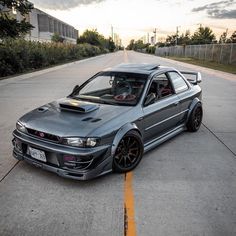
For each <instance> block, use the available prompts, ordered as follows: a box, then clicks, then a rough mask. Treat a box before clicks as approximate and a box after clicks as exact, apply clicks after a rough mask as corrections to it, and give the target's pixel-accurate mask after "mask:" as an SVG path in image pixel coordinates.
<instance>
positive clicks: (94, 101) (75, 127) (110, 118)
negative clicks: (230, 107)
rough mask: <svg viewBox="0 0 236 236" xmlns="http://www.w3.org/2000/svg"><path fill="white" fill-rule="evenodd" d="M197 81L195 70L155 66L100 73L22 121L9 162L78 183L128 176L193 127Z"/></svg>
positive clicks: (199, 112)
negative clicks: (154, 151) (116, 174)
mask: <svg viewBox="0 0 236 236" xmlns="http://www.w3.org/2000/svg"><path fill="white" fill-rule="evenodd" d="M200 82H201V74H200V73H199V72H186V71H182V72H180V71H178V70H176V69H174V68H170V67H164V66H160V65H157V64H145V63H143V64H120V65H118V66H115V67H113V68H108V69H105V70H103V71H100V72H99V73H97V74H95V75H94V76H93V77H91V78H90V79H88V80H87V81H86V82H85V83H83V84H82V85H81V86H79V85H76V86H75V87H74V89H73V91H72V92H71V94H69V95H68V96H67V97H66V98H62V99H59V100H56V101H53V102H51V103H48V104H46V105H42V106H41V107H38V108H36V109H34V110H33V111H31V112H29V113H27V114H25V115H24V116H23V117H21V118H20V119H19V120H18V121H17V123H16V129H15V130H14V131H13V136H14V138H13V140H12V143H13V146H14V148H13V156H14V157H15V158H16V159H18V160H24V161H26V162H28V163H30V164H33V165H34V166H36V167H41V168H43V169H45V170H48V171H52V172H54V173H56V174H58V175H60V176H63V177H68V178H72V179H78V180H88V179H92V178H95V177H98V176H101V175H104V174H106V173H109V172H112V171H113V172H120V173H123V172H128V171H131V170H133V169H134V168H135V167H136V166H137V165H138V164H139V163H140V161H141V159H142V156H143V154H144V153H145V152H147V151H148V150H150V149H152V148H154V147H156V146H158V145H159V144H161V143H162V142H164V141H166V140H168V139H170V138H173V137H174V136H176V135H177V134H179V133H180V132H183V131H185V130H188V131H191V132H195V131H197V130H198V129H199V127H200V125H201V121H202V116H203V108H202V101H201V96H202V91H201V88H200V86H199V85H198V83H200Z"/></svg>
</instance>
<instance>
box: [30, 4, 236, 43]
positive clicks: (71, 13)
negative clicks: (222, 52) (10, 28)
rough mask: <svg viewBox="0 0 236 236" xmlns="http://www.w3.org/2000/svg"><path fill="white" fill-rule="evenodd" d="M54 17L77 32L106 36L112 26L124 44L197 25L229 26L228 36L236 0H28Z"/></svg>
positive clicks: (235, 25)
mask: <svg viewBox="0 0 236 236" xmlns="http://www.w3.org/2000/svg"><path fill="white" fill-rule="evenodd" d="M31 2H33V3H34V4H35V7H36V8H39V9H41V10H43V11H45V12H47V13H49V14H51V15H53V16H54V17H56V18H58V19H60V20H62V21H64V22H66V23H69V24H71V25H73V26H74V27H75V28H77V29H78V30H79V31H80V33H82V32H83V31H84V30H85V29H87V28H88V29H95V28H96V29H97V30H98V31H99V32H100V33H102V34H104V35H105V36H106V37H108V36H109V35H111V26H113V29H114V32H115V33H118V34H119V36H120V37H121V38H122V41H123V43H124V44H127V42H128V41H129V40H130V39H131V38H135V39H139V38H140V37H143V36H147V34H148V33H149V36H152V35H153V29H154V28H157V38H159V39H161V38H165V37H166V35H168V34H173V33H175V32H176V27H177V26H180V27H179V30H180V33H182V32H185V31H186V30H188V29H189V30H190V31H191V33H193V32H194V31H195V30H196V29H197V28H198V27H199V24H202V26H209V27H211V28H212V29H213V31H214V32H215V33H216V34H217V35H220V34H221V33H222V32H224V31H225V30H226V28H228V32H229V35H230V34H232V32H233V31H234V30H236V0H222V1H211V0H208V1H207V0H198V1H194V0H182V1H181V0H88V1H87V0H31Z"/></svg>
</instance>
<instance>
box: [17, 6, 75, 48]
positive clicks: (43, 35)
mask: <svg viewBox="0 0 236 236" xmlns="http://www.w3.org/2000/svg"><path fill="white" fill-rule="evenodd" d="M25 18H26V20H27V21H28V22H29V23H30V24H31V25H33V26H34V28H33V29H32V30H31V31H30V33H29V34H28V35H26V37H25V38H26V39H27V40H34V41H39V42H51V38H52V36H53V35H54V34H55V33H57V34H59V35H60V36H61V37H62V38H63V39H64V42H66V43H72V44H76V42H77V38H78V30H76V29H75V28H74V27H73V26H71V25H69V24H67V23H65V22H63V21H61V20H58V19H57V18H55V17H53V16H51V15H49V14H47V13H45V12H43V11H41V10H39V9H37V8H34V9H32V10H31V12H30V13H29V14H28V15H27V16H25ZM16 19H17V20H19V21H20V20H22V16H21V15H20V14H19V13H18V12H17V13H16Z"/></svg>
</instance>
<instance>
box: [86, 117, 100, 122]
mask: <svg viewBox="0 0 236 236" xmlns="http://www.w3.org/2000/svg"><path fill="white" fill-rule="evenodd" d="M100 120H102V119H100V118H93V117H87V118H84V119H83V120H82V121H90V122H92V123H95V122H98V121H100Z"/></svg>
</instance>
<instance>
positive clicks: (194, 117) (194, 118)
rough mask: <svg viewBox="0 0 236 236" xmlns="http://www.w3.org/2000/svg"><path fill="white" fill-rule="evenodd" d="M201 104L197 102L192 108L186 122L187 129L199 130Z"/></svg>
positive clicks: (201, 113)
mask: <svg viewBox="0 0 236 236" xmlns="http://www.w3.org/2000/svg"><path fill="white" fill-rule="evenodd" d="M202 115H203V110H202V104H201V103H197V105H196V106H195V107H194V108H193V110H192V112H191V114H190V117H189V119H188V122H187V129H188V131H190V132H196V131H198V130H199V128H200V126H201V123H202Z"/></svg>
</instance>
